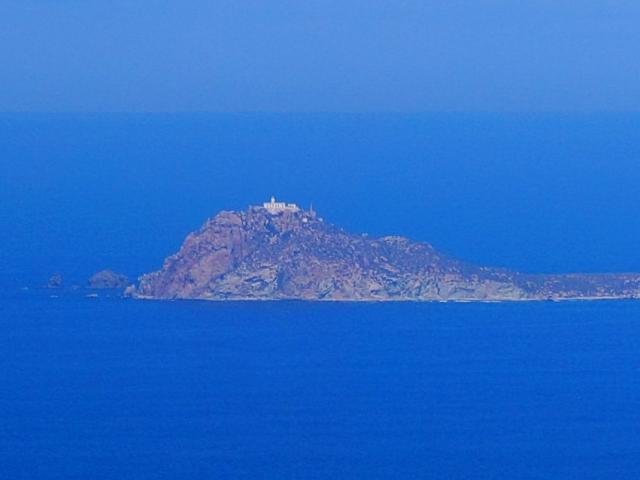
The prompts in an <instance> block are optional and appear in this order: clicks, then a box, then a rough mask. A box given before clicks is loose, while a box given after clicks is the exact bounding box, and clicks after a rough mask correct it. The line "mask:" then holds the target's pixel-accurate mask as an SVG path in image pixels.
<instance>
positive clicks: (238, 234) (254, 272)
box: [126, 207, 640, 301]
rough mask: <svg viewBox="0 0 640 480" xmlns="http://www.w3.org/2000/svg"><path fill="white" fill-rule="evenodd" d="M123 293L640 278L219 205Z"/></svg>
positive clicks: (592, 295)
mask: <svg viewBox="0 0 640 480" xmlns="http://www.w3.org/2000/svg"><path fill="white" fill-rule="evenodd" d="M126 293H127V295H129V296H132V297H134V298H144V299H203V300H283V299H301V300H354V301H374V300H425V301H428V300H432V301H433V300H440V301H448V300H457V301H500V300H543V299H555V300H561V299H607V298H640V274H568V275H529V274H521V273H517V272H513V271H508V270H503V269H496V268H488V267H481V266H476V265H472V264H468V263H465V262H462V261H459V260H456V259H454V258H451V257H448V256H446V255H443V254H442V253H440V252H438V251H436V250H435V249H434V248H433V247H432V246H431V245H429V244H428V243H422V242H413V241H410V240H408V239H406V238H404V237H398V236H390V237H382V238H369V237H367V236H366V235H355V234H350V233H347V232H345V231H344V230H342V229H340V228H337V227H336V226H334V225H331V224H328V223H325V222H324V221H323V220H322V219H321V218H318V216H317V215H316V213H315V212H313V211H304V210H295V211H290V210H285V211H278V212H274V211H269V210H267V209H266V208H263V207H249V209H248V210H247V211H241V212H235V211H223V212H220V213H219V214H218V215H216V216H215V217H214V218H212V219H210V220H208V221H207V222H206V223H205V224H204V225H203V226H202V227H201V228H200V230H198V231H196V232H193V233H191V234H189V235H188V236H187V238H186V239H185V241H184V243H183V244H182V247H181V248H180V250H179V251H178V252H177V253H176V254H174V255H172V256H170V257H168V258H167V259H166V260H165V261H164V264H163V266H162V269H160V270H159V271H156V272H153V273H148V274H146V275H143V276H142V277H140V279H139V284H138V285H137V286H132V287H129V288H128V289H127V292H126Z"/></svg>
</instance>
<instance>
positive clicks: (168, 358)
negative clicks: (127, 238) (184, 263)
mask: <svg viewBox="0 0 640 480" xmlns="http://www.w3.org/2000/svg"><path fill="white" fill-rule="evenodd" d="M0 307H1V310H2V314H1V316H0V382H1V386H2V388H1V390H0V413H1V418H2V423H1V424H0V470H1V475H0V476H1V477H2V478H8V479H12V480H17V479H87V478H92V479H119V480H121V479H156V478H158V479H160V478H208V479H210V478H251V479H255V478H266V479H282V478H305V479H307V478H311V479H313V478H349V479H353V478H366V479H371V478H438V479H440V478H443V479H444V478H446V479H451V478H461V479H462V478H511V479H513V478H519V479H521V478H527V479H528V478H531V479H534V478H535V479H549V478H581V479H583V478H615V479H620V478H634V479H635V478H638V476H639V475H640V460H639V459H640V444H639V443H638V438H639V435H640V375H639V368H640V325H639V324H638V319H639V318H640V302H638V303H633V302H601V303H563V304H552V303H537V304H534V303H530V304H447V305H444V304H410V303H406V304H328V303H326V304H314V303H295V302H294V303H199V302H169V303H156V302H138V301H125V300H120V299H115V298H99V299H86V298H83V297H82V296H80V295H61V296H60V297H59V298H49V294H48V293H39V292H33V293H26V292H23V293H20V294H12V295H9V296H6V295H5V297H4V298H3V299H0Z"/></svg>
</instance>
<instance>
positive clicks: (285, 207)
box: [262, 197, 300, 213]
mask: <svg viewBox="0 0 640 480" xmlns="http://www.w3.org/2000/svg"><path fill="white" fill-rule="evenodd" d="M262 207H263V208H266V209H267V211H268V212H269V213H279V212H285V211H287V212H298V211H300V208H299V207H298V206H297V205H296V204H295V203H285V202H276V197H271V201H270V202H264V203H263V204H262Z"/></svg>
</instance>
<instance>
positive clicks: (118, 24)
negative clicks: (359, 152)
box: [0, 0, 640, 111]
mask: <svg viewBox="0 0 640 480" xmlns="http://www.w3.org/2000/svg"><path fill="white" fill-rule="evenodd" d="M639 25H640V2H638V1H594V0H572V1H561V0H560V1H559V0H549V1H524V2H521V1H495V0H487V1H452V0H448V1H426V0H421V1H412V0H410V1H401V0H393V1H385V2H382V1H376V0H338V1H317V0H270V1H242V0H222V1H220V0H219V1H215V0H206V1H205V0H146V1H145V0H137V1H122V0H108V1H107V0H101V1H97V0H0V65H1V67H0V86H1V88H0V110H3V111H23V110H25V111H33V110H36V111H194V110H197V111H202V110H206V111H434V110H435V111H440V110H476V111H504V110H517V111H531V110H562V111H566V110H574V111H576V110H577V111H593V110H607V111H620V110H627V111H628V110H634V111H637V110H640V81H638V80H639V79H640V60H638V50H639V49H640V28H639Z"/></svg>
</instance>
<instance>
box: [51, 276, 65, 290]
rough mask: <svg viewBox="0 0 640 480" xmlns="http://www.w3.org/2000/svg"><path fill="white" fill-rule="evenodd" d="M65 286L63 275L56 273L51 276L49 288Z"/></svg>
mask: <svg viewBox="0 0 640 480" xmlns="http://www.w3.org/2000/svg"><path fill="white" fill-rule="evenodd" d="M63 286H64V280H63V279H62V275H60V274H59V273H54V274H53V275H51V276H50V277H49V281H48V282H47V288H62V287H63Z"/></svg>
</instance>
